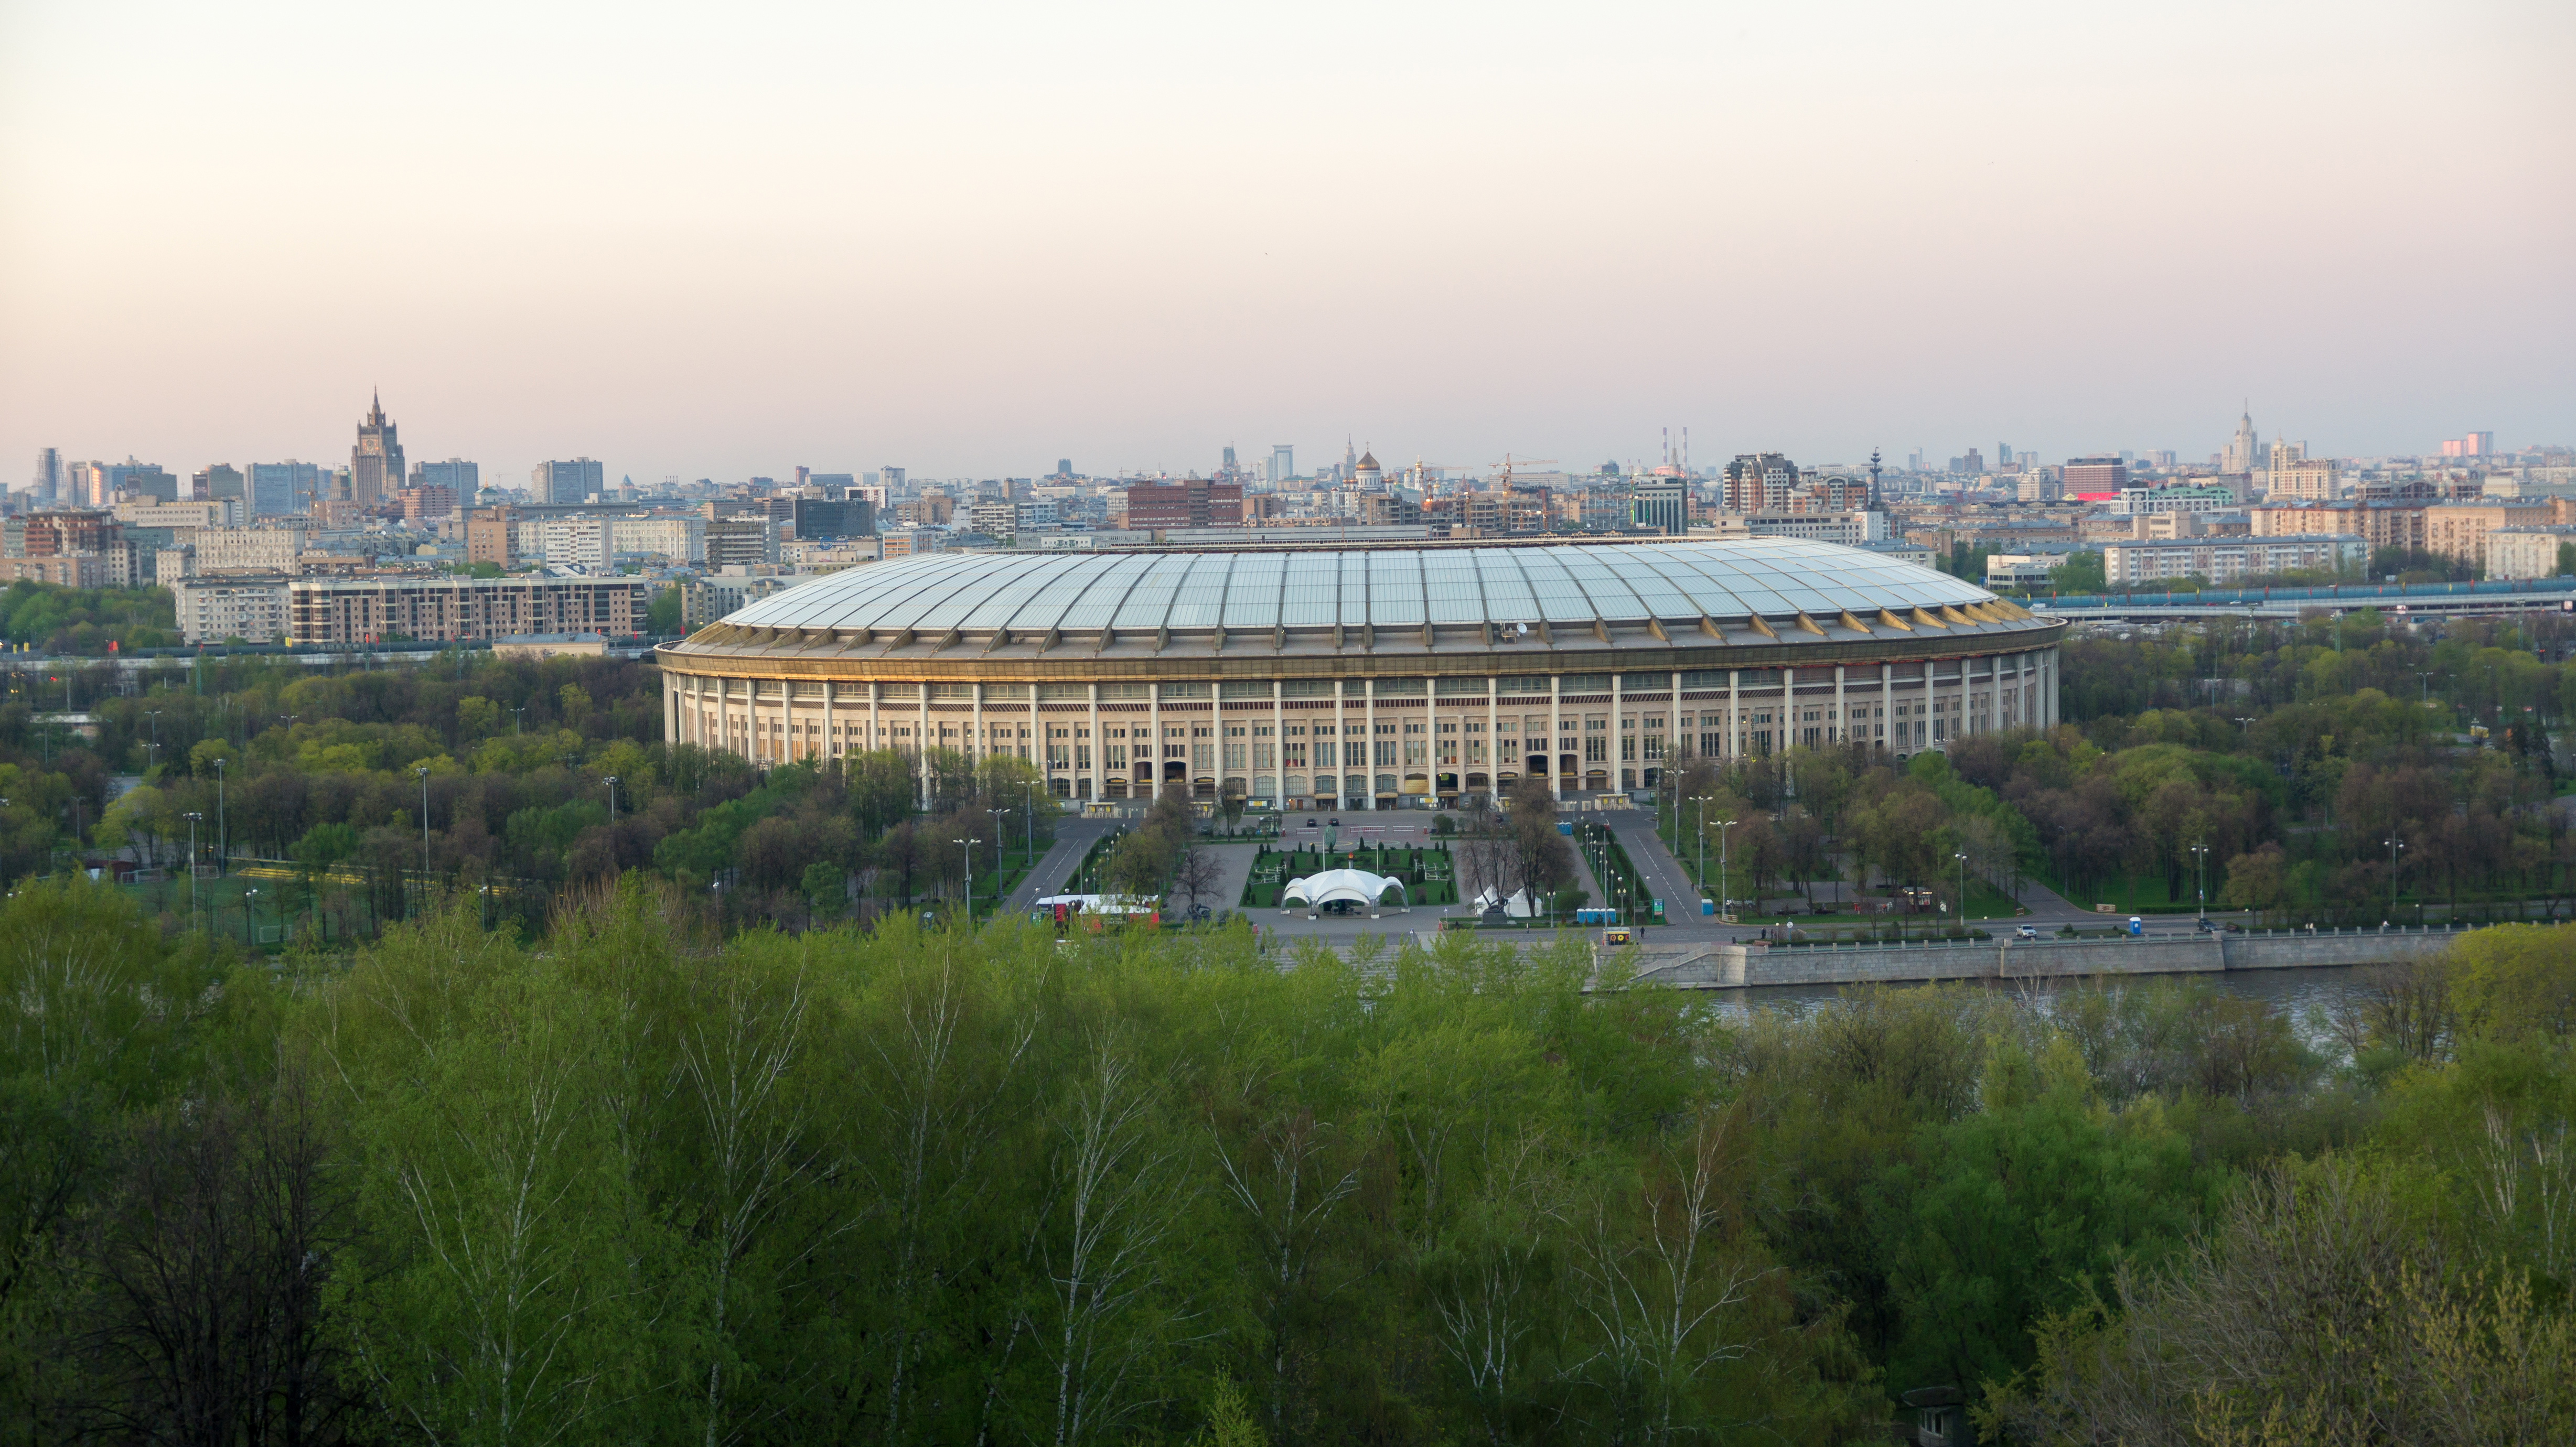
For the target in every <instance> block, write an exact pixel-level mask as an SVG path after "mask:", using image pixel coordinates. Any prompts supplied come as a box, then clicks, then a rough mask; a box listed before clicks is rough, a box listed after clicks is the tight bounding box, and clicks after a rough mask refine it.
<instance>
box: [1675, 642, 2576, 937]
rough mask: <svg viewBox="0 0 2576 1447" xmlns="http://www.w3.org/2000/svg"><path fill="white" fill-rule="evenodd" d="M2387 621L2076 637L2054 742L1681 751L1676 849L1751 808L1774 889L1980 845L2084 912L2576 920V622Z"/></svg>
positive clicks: (1753, 840) (1742, 828) (1688, 849)
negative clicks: (2204, 903) (2570, 763)
mask: <svg viewBox="0 0 2576 1447" xmlns="http://www.w3.org/2000/svg"><path fill="white" fill-rule="evenodd" d="M2395 622H2396V620H2394V619H2392V618H2387V617H2383V616H2381V615H2379V614H2376V613H2355V614H2350V615H2346V616H2345V617H2343V618H2341V619H2330V618H2327V617H2324V616H2317V617H2314V618H2311V619H2309V620H2306V621H2304V622H2301V623H2298V624H2294V625H2276V624H2256V623H2249V622H2248V621H2246V620H2241V619H2238V620H2226V621H2223V622H2220V623H2216V624H2211V625H2202V626H2198V627H2194V628H2190V629H2176V630H2174V631H2172V632H2170V633H2168V634H2165V635H2163V636H2155V635H2152V634H2148V635H2144V636H2139V637H2134V638H2115V637H2104V636H2099V635H2093V636H2079V637H2075V638H2072V639H2070V640H2069V641H2068V643H2067V645H2066V649H2065V654H2064V668H2063V676H2064V684H2063V715H2064V717H2065V718H2066V719H2068V720H2069V722H2067V723H2065V724H2063V725H2061V726H2060V727H2058V728H2057V729H2056V730H2054V731H2052V732H2050V733H2048V734H2046V735H2040V734H2035V733H2030V732H2007V733H1996V734H1972V735H1968V736H1966V737H1964V738H1959V739H1954V740H1952V741H1950V743H1949V744H1948V746H1947V750H1946V752H1945V753H1943V754H1932V755H1918V756H1916V757H1914V758H1913V759H1911V760H1908V761H1907V762H1906V763H1905V764H1904V765H1902V766H1898V765H1894V764H1891V763H1890V762H1888V761H1886V760H1885V759H1883V758H1879V757H1874V756H1872V755H1870V754H1869V753H1868V752H1866V751H1863V750H1852V749H1819V750H1791V751H1789V752H1788V753H1785V754H1778V755H1773V756H1771V757H1769V758H1767V759H1758V760H1749V761H1732V760H1715V759H1690V758H1685V759H1682V760H1680V761H1677V763H1676V765H1675V767H1674V768H1673V769H1672V770H1670V771H1669V772H1668V774H1667V775H1666V777H1665V780H1664V788H1663V799H1664V804H1663V808H1664V812H1665V817H1666V818H1667V819H1668V820H1670V821H1671V822H1672V823H1673V824H1674V825H1675V826H1677V827H1676V829H1675V831H1674V832H1675V834H1676V836H1677V847H1678V852H1679V853H1681V854H1682V855H1683V856H1684V857H1685V858H1692V857H1695V856H1696V853H1697V851H1698V849H1699V846H1700V840H1699V838H1698V837H1697V836H1698V834H1699V832H1700V830H1701V828H1702V821H1703V819H1705V820H1707V821H1711V822H1709V824H1708V826H1707V836H1708V837H1707V840H1706V844H1707V854H1708V857H1709V858H1710V859H1711V860H1712V861H1713V860H1715V859H1716V858H1717V857H1718V852H1719V839H1718V831H1717V830H1716V827H1715V823H1714V821H1717V820H1721V819H1733V820H1736V821H1738V822H1737V825H1736V827H1735V828H1734V829H1733V830H1732V831H1731V838H1730V840H1729V844H1730V857H1731V859H1732V860H1733V862H1734V864H1735V866H1736V868H1737V869H1738V870H1739V871H1740V872H1741V875H1742V878H1743V879H1744V880H1746V881H1747V882H1748V884H1749V885H1752V884H1758V885H1761V886H1768V887H1770V888H1773V889H1775V890H1780V889H1790V888H1796V887H1799V886H1801V885H1803V884H1806V883H1808V882H1810V881H1813V880H1817V879H1822V878H1834V877H1842V878H1850V879H1860V878H1867V879H1869V880H1871V881H1872V882H1873V883H1883V884H1893V885H1917V886H1925V887H1929V888H1932V889H1935V890H1938V891H1942V892H1944V893H1946V892H1949V890H1950V886H1951V884H1952V881H1953V878H1954V877H1955V876H1954V875H1953V872H1952V871H1953V865H1954V860H1955V856H1956V855H1958V854H1961V853H1964V854H1966V855H1967V856H1968V872H1969V874H1970V875H1971V876H1973V877H1980V878H1984V879H1987V880H1989V881H1991V882H1992V883H1994V884H1995V885H1996V886H1997V887H1998V888H2005V889H2008V888H2010V886H2011V884H2012V881H2014V880H2015V879H2016V878H2023V877H2027V878H2030V879H2036V880H2039V881H2041V882H2043V883H2046V884H2048V885H2050V886H2051V887H2053V888H2056V889H2058V890H2060V891H2062V892H2063V893H2065V894H2066V895H2068V896H2069V897H2070V898H2073V899H2076V900H2078V901H2080V902H2087V903H2089V902H2091V901H2092V900H2094V899H2096V898H2109V897H2113V896H2114V895H2115V894H2118V893H2121V892H2123V891H2126V892H2127V897H2128V898H2130V899H2131V900H2132V901H2133V902H2136V903H2145V902H2147V901H2151V900H2152V901H2161V902H2165V903H2172V904H2177V905H2189V904H2191V903H2193V902H2194V900H2195V899H2196V897H2197V893H2198V891H2199V889H2200V888H2201V887H2202V884H2201V881H2202V878H2203V875H2204V873H2205V876H2206V887H2207V890H2208V899H2209V902H2210V905H2211V906H2212V907H2213V908H2216V907H2221V906H2224V907H2227V908H2242V909H2249V910H2254V911H2257V912H2259V913H2260V914H2261V915H2262V916H2263V917H2264V918H2265V919H2267V920H2269V921H2272V922H2276V923H2282V924H2303V923H2309V922H2314V923H2318V924H2377V923H2379V922H2380V921H2381V920H2383V919H2388V918H2391V917H2392V914H2393V915H2394V916H2396V917H2398V918H2400V919H2402V920H2403V921H2404V922H2408V923H2412V922H2415V921H2416V920H2417V918H2418V917H2419V916H2418V909H2419V906H2420V907H2421V909H2422V917H2423V918H2427V919H2434V920H2439V919H2445V918H2464V919H2478V918H2486V917H2490V916H2498V917H2511V916H2512V915H2513V912H2514V911H2515V910H2517V909H2527V910H2528V911H2529V912H2530V913H2531V914H2533V915H2535V916H2539V915H2544V914H2547V915H2553V916H2565V915H2568V914H2570V913H2571V912H2576V837H2571V830H2570V827H2569V826H2570V822H2571V816H2570V812H2569V810H2568V808H2567V807H2566V805H2565V803H2564V802H2563V801H2562V799H2561V798H2560V795H2561V792H2562V789H2563V787H2564V783H2563V779H2562V770H2561V766H2560V764H2559V761H2558V755H2557V753H2556V746H2555V744H2554V742H2553V733H2554V731H2555V730H2556V729H2557V727H2558V723H2559V720H2560V719H2562V718H2564V717H2566V716H2568V715H2569V714H2570V713H2571V712H2576V666H2571V665H2569V664H2567V663H2564V662H2544V661H2543V658H2544V657H2546V658H2548V659H2553V660H2554V659H2563V658H2564V657H2565V656H2566V653H2567V651H2568V647H2569V644H2570V642H2571V633H2570V629H2569V625H2568V624H2567V623H2566V622H2565V621H2562V620H2560V619H2559V618H2557V617H2556V616H2554V615H2544V616H2542V617H2540V618H2538V619H2535V620H2512V621H2504V622H2492V623H2490V622H2462V621H2453V622H2449V623H2446V624H2443V625H2440V627H2439V629H2438V631H2437V630H2436V629H2433V628H2427V629H2426V630H2425V631H2424V632H2423V633H2422V634H2420V635H2419V634H2417V633H2413V632H2410V631H2408V630H2407V629H2405V628H2403V627H2398V626H2393V625H2394V624H2395ZM1701 798H1707V799H1709V800H1711V802H1710V803H1708V804H1706V805H1705V806H1704V807H1703V806H1700V805H1697V804H1688V803H1685V804H1682V805H1681V806H1679V807H1676V805H1675V801H1677V800H1679V801H1690V800H1697V799H1701ZM2391 840H2395V841H2397V844H2396V847H2394V848H2392V847H2391V845H2390V843H2389V841H2391ZM2200 850H2206V851H2207V852H2206V855H2205V856H2204V855H2202V854H2201V853H2200V852H2198V851H2200ZM2392 868H2393V870H2394V875H2395V877H2394V878H2393V879H2392V877H2391V872H2392ZM1713 872H1714V866H1712V874H1713ZM2392 901H2393V908H2392Z"/></svg>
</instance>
